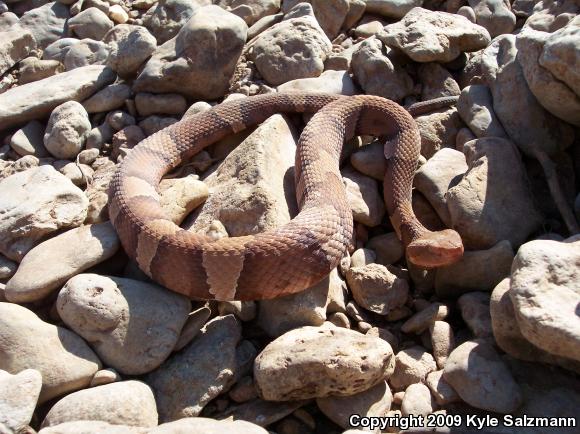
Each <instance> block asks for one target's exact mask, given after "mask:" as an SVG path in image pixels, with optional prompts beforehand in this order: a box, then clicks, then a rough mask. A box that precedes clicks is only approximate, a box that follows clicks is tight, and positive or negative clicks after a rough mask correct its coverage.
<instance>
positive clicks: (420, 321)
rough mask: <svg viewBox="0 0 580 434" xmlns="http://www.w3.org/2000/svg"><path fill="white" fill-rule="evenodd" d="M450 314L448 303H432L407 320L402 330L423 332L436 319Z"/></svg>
mask: <svg viewBox="0 0 580 434" xmlns="http://www.w3.org/2000/svg"><path fill="white" fill-rule="evenodd" d="M448 314H449V308H448V307H447V306H446V305H444V304H441V303H431V304H429V305H428V306H427V307H425V308H424V309H422V310H420V311H419V312H417V313H416V314H415V315H413V316H412V317H411V318H409V319H408V320H407V321H405V322H404V323H403V325H402V326H401V331H402V332H403V333H415V334H417V335H418V334H421V333H423V332H424V331H425V330H427V329H428V328H429V327H431V325H432V324H433V323H434V322H435V321H441V320H444V319H445V318H446V317H447V315H448Z"/></svg>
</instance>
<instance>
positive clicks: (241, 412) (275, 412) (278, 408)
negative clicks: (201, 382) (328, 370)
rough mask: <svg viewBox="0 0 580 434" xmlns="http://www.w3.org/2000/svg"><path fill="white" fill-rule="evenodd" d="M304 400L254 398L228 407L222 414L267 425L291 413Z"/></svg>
mask: <svg viewBox="0 0 580 434" xmlns="http://www.w3.org/2000/svg"><path fill="white" fill-rule="evenodd" d="M304 404H305V401H290V402H268V401H264V400H261V399H254V400H252V401H249V402H245V403H243V404H241V405H237V406H233V407H230V409H228V410H227V411H226V413H225V414H224V415H223V417H227V418H230V419H233V420H245V421H248V422H251V423H254V424H256V425H259V426H268V425H271V424H273V423H275V422H278V421H279V420H281V419H283V418H285V417H286V416H289V415H290V414H292V413H293V412H294V411H295V410H297V409H299V408H300V407H302V406H303V405H304Z"/></svg>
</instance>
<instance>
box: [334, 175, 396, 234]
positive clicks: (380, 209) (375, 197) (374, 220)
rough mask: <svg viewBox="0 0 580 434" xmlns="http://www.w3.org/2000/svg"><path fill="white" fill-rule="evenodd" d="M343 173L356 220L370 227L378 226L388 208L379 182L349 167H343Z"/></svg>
mask: <svg viewBox="0 0 580 434" xmlns="http://www.w3.org/2000/svg"><path fill="white" fill-rule="evenodd" d="M341 174H342V180H343V182H344V184H345V187H346V198H347V201H348V203H349V205H350V207H351V209H352V217H353V219H354V221H355V222H359V223H362V224H364V225H366V226H369V227H375V226H378V225H379V224H380V223H381V221H382V220H383V217H384V216H385V213H386V210H385V203H384V202H383V198H382V197H381V194H380V193H379V188H378V185H377V182H376V181H375V180H374V179H372V178H369V177H368V176H365V175H362V174H360V173H358V172H357V171H356V170H353V169H352V168H349V167H346V168H344V169H342V170H341Z"/></svg>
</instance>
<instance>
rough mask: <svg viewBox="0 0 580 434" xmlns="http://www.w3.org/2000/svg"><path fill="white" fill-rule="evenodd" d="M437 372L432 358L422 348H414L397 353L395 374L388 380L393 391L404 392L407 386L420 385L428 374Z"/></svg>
mask: <svg viewBox="0 0 580 434" xmlns="http://www.w3.org/2000/svg"><path fill="white" fill-rule="evenodd" d="M435 370H437V365H436V364H435V360H434V359H433V356H432V355H431V354H429V353H428V352H427V351H425V349H424V348H423V347H420V346H414V347H410V348H406V349H404V350H401V351H399V352H398V353H397V357H396V358H395V372H394V373H393V375H391V377H390V378H389V383H390V384H391V386H392V387H393V388H394V389H395V390H404V389H406V388H407V387H408V386H409V385H411V384H415V383H421V382H423V381H425V378H427V374H429V372H432V371H435Z"/></svg>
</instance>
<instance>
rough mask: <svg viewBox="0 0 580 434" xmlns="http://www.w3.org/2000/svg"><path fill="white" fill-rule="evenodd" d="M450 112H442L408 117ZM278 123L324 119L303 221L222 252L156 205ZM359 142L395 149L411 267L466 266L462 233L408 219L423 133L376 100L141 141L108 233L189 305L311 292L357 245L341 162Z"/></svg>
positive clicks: (402, 229) (309, 149) (392, 190)
mask: <svg viewBox="0 0 580 434" xmlns="http://www.w3.org/2000/svg"><path fill="white" fill-rule="evenodd" d="M448 104H449V101H447V100H445V99H443V100H441V101H439V100H436V101H434V102H433V103H431V102H427V103H419V104H418V105H416V106H413V107H412V108H411V109H410V110H411V112H415V113H418V112H421V111H423V110H425V109H431V108H432V107H433V106H435V107H437V106H441V105H443V106H444V105H448ZM275 113H315V115H314V116H313V117H312V119H311V120H310V122H308V124H307V125H306V127H305V128H304V130H303V132H302V135H301V137H300V140H299V143H298V149H297V154H296V164H295V179H296V194H297V201H298V205H299V208H300V212H299V213H298V215H297V216H296V217H295V218H294V219H293V220H291V221H290V222H289V223H287V224H286V225H284V226H282V227H279V228H276V229H275V230H272V231H268V232H264V233H260V234H257V235H251V236H243V237H234V238H222V239H219V240H213V239H210V238H209V237H206V236H204V235H200V234H196V233H192V232H189V231H186V230H184V229H182V228H180V227H179V226H177V225H175V224H174V223H173V222H171V221H170V220H168V218H167V217H166V215H165V213H164V212H163V209H162V208H161V206H160V203H159V194H158V191H157V187H158V184H159V182H160V180H161V178H162V177H163V176H164V175H165V174H166V173H168V172H169V171H170V170H172V169H173V168H175V167H177V166H178V165H179V164H180V163H181V162H183V161H186V160H188V159H190V158H191V157H192V156H193V155H195V154H196V153H198V152H199V151H201V150H202V149H203V148H205V147H206V146H208V145H210V144H212V143H214V142H216V141H217V140H220V139H221V138H223V137H225V136H227V135H228V134H232V133H236V132H239V131H241V130H243V129H245V128H247V127H250V126H253V125H256V124H259V123H260V122H263V121H264V120H266V119H267V118H268V117H270V116H271V115H273V114H275ZM362 134H364V135H374V136H379V137H384V138H386V139H389V141H388V142H387V145H385V155H386V156H388V157H389V158H388V160H387V173H386V175H385V178H384V192H385V204H386V207H387V211H388V213H389V216H390V219H391V222H392V224H393V227H394V228H395V231H396V232H397V234H398V236H399V237H400V238H401V240H402V241H403V244H404V245H405V248H406V254H407V258H408V260H410V261H411V262H413V263H414V264H416V265H418V266H422V267H437V266H441V265H447V264H450V263H453V262H455V261H456V260H458V259H459V258H460V257H461V256H462V254H463V245H462V242H461V238H460V237H459V235H458V234H457V232H455V231H453V230H450V229H447V230H444V231H439V232H431V231H429V230H427V229H426V228H425V227H423V225H421V223H420V222H419V221H418V220H417V218H416V217H415V215H414V213H413V210H412V207H411V190H412V182H413V176H414V172H415V169H416V167H417V159H418V157H419V153H420V149H421V144H420V136H419V131H418V128H417V126H416V124H415V121H414V120H413V118H412V116H411V114H410V113H409V112H408V111H406V110H405V109H403V108H402V107H401V106H400V105H398V104H396V103H394V102H392V101H389V100H387V99H384V98H380V97H376V96H370V95H358V96H350V97H343V96H338V95H328V94H316V93H308V94H301V93H289V94H278V93H273V94H266V95H259V96H254V97H248V98H244V99H240V100H235V101H231V102H225V103H222V104H220V105H217V106H216V107H213V108H212V109H210V110H208V111H206V112H203V113H199V114H197V115H194V116H191V117H187V118H185V119H183V120H182V121H180V122H178V123H176V124H173V125H171V126H169V127H167V128H165V129H163V130H161V131H159V132H157V133H155V134H154V135H152V136H150V137H148V138H147V139H145V140H143V141H142V142H141V143H139V144H138V145H137V146H136V147H135V148H134V149H133V150H132V151H131V153H130V154H129V155H128V156H127V157H126V158H125V159H124V160H123V161H122V162H121V164H120V165H119V168H118V170H117V172H116V173H115V175H114V178H113V181H112V183H111V187H110V200H109V214H110V218H111V222H112V223H113V225H114V226H115V228H116V230H117V232H118V234H119V237H120V239H121V242H122V244H123V247H124V249H125V251H126V252H127V254H128V255H129V256H130V257H131V258H133V259H135V260H136V261H137V263H138V265H139V267H140V268H141V269H142V270H143V271H144V272H145V273H146V274H147V275H148V276H149V277H151V278H152V279H153V280H155V281H156V282H158V283H160V284H161V285H164V286H165V287H167V288H169V289H171V290H173V291H176V292H178V293H181V294H184V295H186V296H188V297H190V298H195V299H216V300H256V299H266V298H275V297H280V296H283V295H287V294H292V293H295V292H299V291H302V290H304V289H306V288H308V287H310V286H312V285H313V284H315V283H317V282H318V281H320V280H321V279H322V278H324V277H325V276H326V275H327V274H328V273H329V272H330V271H331V270H332V269H333V268H335V267H336V266H337V265H338V263H339V262H340V260H341V258H342V257H343V256H344V255H345V253H346V252H347V250H348V248H349V246H350V244H351V242H352V241H351V240H352V230H353V220H352V212H351V209H350V207H349V204H348V202H347V199H346V193H345V189H344V185H343V182H342V177H341V174H340V171H339V159H340V154H341V150H342V146H343V143H344V141H345V140H348V139H349V138H351V137H353V136H354V135H362Z"/></svg>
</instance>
